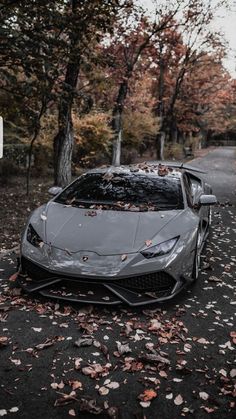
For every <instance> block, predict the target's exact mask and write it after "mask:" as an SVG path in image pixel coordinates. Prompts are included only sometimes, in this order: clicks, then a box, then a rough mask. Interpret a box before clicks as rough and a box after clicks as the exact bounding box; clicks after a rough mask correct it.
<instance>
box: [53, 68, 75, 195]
mask: <svg viewBox="0 0 236 419" xmlns="http://www.w3.org/2000/svg"><path fill="white" fill-rule="evenodd" d="M79 70H80V62H79V60H76V62H70V63H68V66H67V70H66V76H65V81H64V92H63V93H62V97H61V101H60V104H59V113H58V126H59V130H58V133H57V135H56V136H55V138H54V144H53V146H54V184H55V185H56V186H62V187H64V186H66V185H67V184H68V183H70V181H71V160H72V151H73V145H74V135H73V124H72V105H73V99H74V95H75V88H76V85H77V81H78V76H79Z"/></svg>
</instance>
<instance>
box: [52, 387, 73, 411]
mask: <svg viewBox="0 0 236 419" xmlns="http://www.w3.org/2000/svg"><path fill="white" fill-rule="evenodd" d="M75 396H76V393H75V391H72V392H71V393H70V394H63V397H60V398H59V399H57V400H56V401H55V403H54V406H55V407H56V406H64V405H66V404H68V403H71V402H73V401H74V400H76V397H75Z"/></svg>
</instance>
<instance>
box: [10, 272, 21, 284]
mask: <svg viewBox="0 0 236 419" xmlns="http://www.w3.org/2000/svg"><path fill="white" fill-rule="evenodd" d="M18 275H19V272H15V273H14V274H12V275H11V276H10V278H8V280H9V281H11V282H14V281H16V280H17V278H18Z"/></svg>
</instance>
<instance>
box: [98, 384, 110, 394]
mask: <svg viewBox="0 0 236 419" xmlns="http://www.w3.org/2000/svg"><path fill="white" fill-rule="evenodd" d="M98 392H99V394H100V395H101V396H106V395H107V394H108V393H109V389H108V388H107V387H104V386H102V387H100V388H99V389H98Z"/></svg>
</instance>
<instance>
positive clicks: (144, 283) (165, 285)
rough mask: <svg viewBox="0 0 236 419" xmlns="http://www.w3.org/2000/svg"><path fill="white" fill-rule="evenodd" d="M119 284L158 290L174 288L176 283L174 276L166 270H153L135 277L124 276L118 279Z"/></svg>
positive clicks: (131, 287) (141, 289)
mask: <svg viewBox="0 0 236 419" xmlns="http://www.w3.org/2000/svg"><path fill="white" fill-rule="evenodd" d="M116 283H117V285H120V286H121V287H124V288H129V289H133V290H137V291H138V290H140V291H158V290H167V289H168V290H169V289H173V287H174V285H175V284H176V282H175V280H174V278H172V277H171V276H170V275H168V274H167V273H166V272H153V273H149V274H145V275H140V276H135V277H133V278H124V279H119V280H117V281H116Z"/></svg>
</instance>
